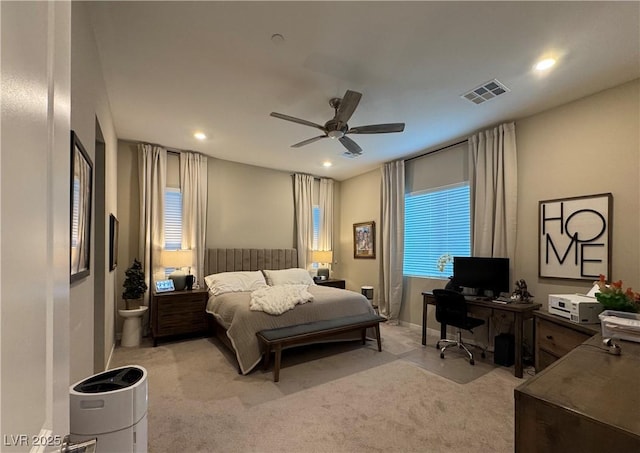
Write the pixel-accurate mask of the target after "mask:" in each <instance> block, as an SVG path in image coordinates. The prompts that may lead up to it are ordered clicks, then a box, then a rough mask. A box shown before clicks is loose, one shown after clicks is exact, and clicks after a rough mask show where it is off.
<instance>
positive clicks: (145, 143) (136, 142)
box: [121, 139, 213, 157]
mask: <svg viewBox="0 0 640 453" xmlns="http://www.w3.org/2000/svg"><path fill="white" fill-rule="evenodd" d="M121 141H123V142H129V143H135V144H137V145H138V144H142V145H151V146H158V147H160V148H164V149H166V150H167V152H168V153H173V154H180V153H195V154H200V155H201V156H205V157H213V156H208V155H207V154H204V153H201V152H200V151H192V150H187V149H177V148H169V147H168V146H165V145H161V144H159V143H151V142H141V141H138V140H123V139H121Z"/></svg>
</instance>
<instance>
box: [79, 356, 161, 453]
mask: <svg viewBox="0 0 640 453" xmlns="http://www.w3.org/2000/svg"><path fill="white" fill-rule="evenodd" d="M69 393H70V395H69V401H70V412H71V441H72V442H81V441H84V440H89V439H93V438H97V440H98V441H97V444H96V452H100V453H146V452H147V405H148V402H147V370H145V369H144V368H143V367H141V366H137V365H132V366H125V367H121V368H115V369H113V370H107V371H104V372H102V373H99V374H96V375H93V376H90V377H88V378H86V379H83V380H82V381H80V382H77V383H75V384H73V385H72V386H71V387H70V390H69Z"/></svg>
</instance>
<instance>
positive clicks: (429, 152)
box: [404, 138, 469, 162]
mask: <svg viewBox="0 0 640 453" xmlns="http://www.w3.org/2000/svg"><path fill="white" fill-rule="evenodd" d="M468 141H469V139H468V138H465V139H464V140H461V141H459V142H457V143H452V144H450V145H447V146H444V147H442V148H438V149H434V150H432V151H427V152H426V153H422V154H418V155H417V156H413V157H410V158H408V159H405V160H404V161H405V162H409V161H410V160H413V159H418V158H420V157H424V156H428V155H429V154H434V153H437V152H440V151H444V150H445V149H448V148H453V147H454V146H458V145H462V144H463V143H466V142H468Z"/></svg>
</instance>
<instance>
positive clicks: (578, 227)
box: [538, 193, 613, 281]
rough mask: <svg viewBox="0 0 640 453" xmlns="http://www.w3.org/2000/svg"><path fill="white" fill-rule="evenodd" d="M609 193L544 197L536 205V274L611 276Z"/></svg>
mask: <svg viewBox="0 0 640 453" xmlns="http://www.w3.org/2000/svg"><path fill="white" fill-rule="evenodd" d="M612 211H613V196H612V195H611V194H610V193H603V194H598V195H587V196H582V197H573V198H561V199H556V200H545V201H541V202H540V203H539V208H538V275H539V276H540V277H545V278H563V279H571V280H591V281H593V280H597V279H598V277H599V276H600V274H602V275H604V276H605V278H606V279H607V280H609V279H610V278H611V216H612Z"/></svg>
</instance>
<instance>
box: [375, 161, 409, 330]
mask: <svg viewBox="0 0 640 453" xmlns="http://www.w3.org/2000/svg"><path fill="white" fill-rule="evenodd" d="M380 218H381V219H382V221H381V225H380V242H381V244H380V286H381V287H380V298H379V306H380V310H381V313H382V314H383V315H385V316H387V318H389V320H390V321H391V322H392V323H393V322H395V323H397V322H398V316H399V315H400V308H401V307H402V290H403V288H402V270H403V269H402V265H403V259H404V161H403V160H398V161H395V162H388V163H386V164H384V167H383V168H382V200H381V213H380Z"/></svg>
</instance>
